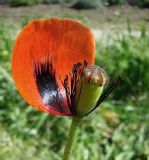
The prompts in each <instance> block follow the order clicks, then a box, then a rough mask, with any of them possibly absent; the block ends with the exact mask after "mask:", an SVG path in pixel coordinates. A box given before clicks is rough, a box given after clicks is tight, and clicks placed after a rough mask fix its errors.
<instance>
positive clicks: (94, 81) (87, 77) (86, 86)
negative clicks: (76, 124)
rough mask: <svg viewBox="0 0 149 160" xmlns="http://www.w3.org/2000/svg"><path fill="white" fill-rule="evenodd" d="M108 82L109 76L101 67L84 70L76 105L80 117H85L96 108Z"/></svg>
mask: <svg viewBox="0 0 149 160" xmlns="http://www.w3.org/2000/svg"><path fill="white" fill-rule="evenodd" d="M107 82H108V76H107V74H106V72H105V71H104V70H103V69H102V68H101V67H97V66H87V67H85V68H84V70H83V71H82V75H81V78H80V80H79V81H78V83H77V86H76V99H75V104H76V113H77V115H78V116H85V115H86V114H87V113H89V112H90V111H91V110H92V109H93V108H94V107H95V105H96V103H97V101H98V99H99V97H100V96H101V94H102V91H103V88H104V85H105V84H107Z"/></svg>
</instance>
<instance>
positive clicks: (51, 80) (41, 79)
mask: <svg viewBox="0 0 149 160" xmlns="http://www.w3.org/2000/svg"><path fill="white" fill-rule="evenodd" d="M34 77H35V81H36V84H37V88H38V91H39V93H40V96H41V97H42V100H43V103H44V104H46V105H49V107H53V108H54V109H55V110H58V111H59V112H63V109H62V108H63V105H64V101H63V97H62V94H61V92H60V89H59V87H58V84H57V82H56V78H55V70H54V68H53V65H52V62H45V63H36V64H34Z"/></svg>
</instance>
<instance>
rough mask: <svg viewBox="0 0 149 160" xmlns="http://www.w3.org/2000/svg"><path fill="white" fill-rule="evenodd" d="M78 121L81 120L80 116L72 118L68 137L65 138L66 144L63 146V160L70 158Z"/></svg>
mask: <svg viewBox="0 0 149 160" xmlns="http://www.w3.org/2000/svg"><path fill="white" fill-rule="evenodd" d="M80 121H81V118H77V117H73V118H72V122H71V126H70V130H69V134H68V139H67V144H66V146H65V151H64V156H63V160H70V156H71V152H72V149H73V145H74V143H75V140H76V137H77V129H78V126H79V123H80Z"/></svg>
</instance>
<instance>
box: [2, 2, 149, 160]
mask: <svg viewBox="0 0 149 160" xmlns="http://www.w3.org/2000/svg"><path fill="white" fill-rule="evenodd" d="M0 4H1V5H0V159H1V160H2V159H3V160H26V159H29V160H48V159H49V160H61V157H62V154H63V150H64V146H65V143H66V137H67V131H68V129H69V126H70V120H71V119H70V118H69V117H57V116H53V115H48V114H45V113H40V112H38V111H36V110H35V109H33V108H32V107H29V106H28V104H27V103H26V102H25V101H24V100H23V99H22V98H21V97H20V95H19V93H18V91H17V90H16V88H15V85H14V83H13V80H12V77H11V51H12V47H13V43H14V40H15V38H16V36H17V34H18V33H19V31H20V30H21V28H22V27H23V26H24V25H26V24H27V23H28V21H30V20H32V19H35V18H43V17H44V18H50V17H62V18H64V17H65V18H72V19H76V20H79V21H81V22H82V23H83V24H84V25H87V26H88V27H90V28H91V29H92V31H93V33H94V34H95V39H96V65H102V66H104V68H105V69H106V71H107V72H108V74H109V75H110V77H111V78H114V77H115V76H117V75H121V76H122V77H123V79H124V81H123V83H122V84H121V86H120V87H119V88H117V89H116V90H115V91H114V92H113V94H112V95H111V96H110V97H109V98H108V99H107V100H106V101H105V102H104V103H102V104H101V107H100V108H98V109H97V110H96V111H95V112H94V113H92V114H91V115H89V116H88V117H87V118H85V119H84V122H83V123H82V124H81V126H80V130H79V136H78V139H77V143H76V145H75V147H74V151H73V158H72V160H149V30H148V29H149V9H148V7H149V0H44V1H42V0H0Z"/></svg>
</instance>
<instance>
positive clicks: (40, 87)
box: [12, 18, 118, 115]
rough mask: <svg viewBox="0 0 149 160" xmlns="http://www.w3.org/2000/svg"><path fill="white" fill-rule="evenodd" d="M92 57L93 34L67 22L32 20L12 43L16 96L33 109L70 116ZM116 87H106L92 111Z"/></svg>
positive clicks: (81, 26)
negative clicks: (19, 96)
mask: <svg viewBox="0 0 149 160" xmlns="http://www.w3.org/2000/svg"><path fill="white" fill-rule="evenodd" d="M94 58H95V43H94V38H93V34H92V32H91V30H90V29H88V28H87V27H85V26H84V25H82V24H80V23H79V22H77V21H74V20H70V19H59V18H53V19H48V20H43V19H40V20H34V21H32V22H31V23H29V24H28V25H27V26H25V27H24V28H23V30H22V31H21V33H20V34H19V36H18V38H17V40H16V42H15V45H14V48H13V54H12V75H13V79H14V82H15V84H16V87H17V88H18V90H19V92H20V94H21V95H22V97H23V98H24V99H25V100H26V101H27V102H28V103H29V104H30V105H31V106H33V107H34V108H36V109H38V110H40V111H43V112H47V113H50V114H55V115H73V114H75V111H76V106H75V104H76V103H75V102H76V97H77V94H76V90H77V84H78V81H79V79H80V78H81V75H82V73H83V70H84V68H85V67H87V65H89V66H91V65H93V64H94ZM89 68H90V67H89ZM103 73H104V72H102V69H100V74H103ZM117 84H118V81H114V82H113V83H112V85H110V87H109V88H107V90H106V93H104V95H101V97H100V98H99V99H98V100H97V104H96V105H95V107H94V108H93V109H92V110H94V109H95V108H96V107H97V106H98V105H99V103H101V102H102V101H103V99H104V98H105V97H107V96H108V94H109V93H110V92H111V91H112V90H113V88H115V86H116V85H117ZM111 86H113V88H112V87H111ZM90 112H91V111H90Z"/></svg>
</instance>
